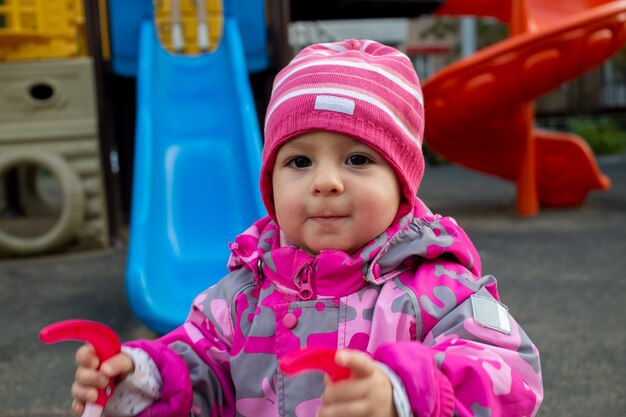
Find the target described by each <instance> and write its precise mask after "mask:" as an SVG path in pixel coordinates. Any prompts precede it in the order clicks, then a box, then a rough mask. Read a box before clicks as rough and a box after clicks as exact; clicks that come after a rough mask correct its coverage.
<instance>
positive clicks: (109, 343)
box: [39, 320, 121, 415]
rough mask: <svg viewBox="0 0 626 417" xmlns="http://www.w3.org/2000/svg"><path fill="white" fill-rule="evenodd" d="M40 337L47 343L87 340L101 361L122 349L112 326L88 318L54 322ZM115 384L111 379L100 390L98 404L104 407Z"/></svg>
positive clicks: (45, 328)
mask: <svg viewBox="0 0 626 417" xmlns="http://www.w3.org/2000/svg"><path fill="white" fill-rule="evenodd" d="M39 339H40V340H41V341H42V342H44V343H47V344H50V343H56V342H62V341H66V340H78V341H82V342H87V343H89V344H91V345H92V346H93V347H94V349H95V351H96V355H97V356H98V359H100V363H102V362H104V361H106V360H107V359H109V358H111V357H112V356H115V355H116V354H118V353H119V352H120V350H121V344H120V339H119V338H118V337H117V335H116V334H115V332H114V331H113V330H112V329H111V328H110V327H107V326H105V325H104V324H101V323H97V322H95V321H88V320H64V321H59V322H56V323H52V324H50V325H48V326H46V327H44V328H43V329H41V331H40V332H39ZM113 385H114V382H113V380H111V381H110V382H109V385H107V386H106V388H101V389H99V390H98V399H97V400H96V404H97V405H99V406H100V407H104V405H105V404H106V402H107V401H108V399H109V398H110V397H111V394H113ZM83 415H84V414H83Z"/></svg>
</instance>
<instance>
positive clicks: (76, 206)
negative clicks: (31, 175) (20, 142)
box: [0, 151, 85, 255]
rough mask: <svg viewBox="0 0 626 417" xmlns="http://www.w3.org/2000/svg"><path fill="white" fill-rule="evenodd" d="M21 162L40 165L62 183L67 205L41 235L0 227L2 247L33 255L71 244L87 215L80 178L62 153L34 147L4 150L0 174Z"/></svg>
mask: <svg viewBox="0 0 626 417" xmlns="http://www.w3.org/2000/svg"><path fill="white" fill-rule="evenodd" d="M20 165H36V166H40V167H43V168H45V169H47V170H48V171H49V172H50V173H51V174H52V175H53V176H54V177H55V178H56V180H57V181H58V182H59V184H60V186H61V192H62V195H63V207H62V209H61V213H60V215H59V219H58V220H57V222H56V223H55V224H54V226H53V227H52V228H50V229H49V230H48V231H47V232H45V233H43V234H41V235H39V236H34V237H20V236H15V235H12V234H9V233H7V232H5V231H3V230H1V229H0V251H2V252H8V253H10V254H15V255H32V254H40V253H45V252H49V251H52V250H55V249H59V248H61V247H63V246H65V245H67V244H68V243H69V242H70V241H71V240H72V239H73V238H74V237H76V235H77V233H78V231H79V230H80V228H81V227H82V225H83V222H84V217H85V194H84V191H83V186H82V183H81V181H80V179H79V178H78V176H77V175H76V174H75V173H74V172H73V171H72V169H71V168H70V166H69V165H68V164H67V162H66V161H64V160H63V159H62V158H61V157H59V156H58V155H54V154H46V153H43V152H32V151H31V152H27V151H23V152H11V153H9V152H7V153H3V155H2V156H0V177H2V176H3V175H4V173H5V172H7V171H8V170H10V169H12V168H15V167H18V166H20Z"/></svg>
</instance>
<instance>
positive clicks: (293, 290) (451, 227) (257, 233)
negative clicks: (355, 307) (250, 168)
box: [228, 199, 480, 299]
mask: <svg viewBox="0 0 626 417" xmlns="http://www.w3.org/2000/svg"><path fill="white" fill-rule="evenodd" d="M230 249H231V252H232V254H231V257H230V260H229V263H228V267H229V269H230V270H231V271H232V270H235V269H239V268H246V269H248V270H250V271H251V272H252V273H253V274H254V276H255V277H256V279H257V280H258V281H259V282H260V283H261V282H262V281H263V280H264V279H269V280H270V281H271V282H272V283H273V284H274V285H275V286H276V287H277V288H278V289H279V290H281V291H282V292H283V293H286V294H293V295H298V296H299V297H300V299H307V294H306V291H308V290H312V291H313V294H314V295H315V296H316V297H318V298H324V297H340V296H344V295H348V294H352V293H354V292H356V291H358V290H359V289H361V288H362V287H364V286H365V285H367V284H368V283H371V284H376V285H382V284H384V283H385V282H387V281H389V280H390V279H393V278H394V277H396V276H397V275H399V274H400V273H402V272H403V271H404V270H406V269H408V268H411V267H414V266H415V264H416V263H417V262H419V258H428V259H433V258H435V257H437V256H439V255H441V254H442V253H444V252H446V253H447V254H452V255H454V256H455V257H456V258H457V259H458V260H459V261H460V263H463V264H464V265H465V266H466V267H468V268H473V267H476V268H478V269H479V268H480V263H479V261H478V256H477V254H476V253H475V249H474V247H473V245H472V244H471V242H469V239H467V237H466V235H465V233H464V232H463V231H462V229H460V228H459V227H458V225H457V224H456V222H455V221H454V220H453V219H451V218H444V217H441V216H439V215H433V214H432V213H431V212H430V210H428V208H427V207H426V206H425V205H424V204H423V203H422V202H421V200H419V199H416V203H415V209H414V211H413V212H412V213H410V214H408V215H406V216H405V217H403V218H401V219H400V220H399V221H397V222H396V223H394V224H392V225H391V226H390V227H389V228H388V229H387V230H386V231H385V232H383V233H381V234H380V235H379V236H377V237H376V238H375V239H373V240H372V241H371V242H370V243H368V244H367V245H365V246H364V247H363V248H362V249H360V250H359V251H358V252H356V253H354V254H352V255H350V254H347V253H345V252H342V251H339V250H323V251H321V252H320V253H319V254H318V255H311V254H309V253H308V252H306V251H303V250H301V249H299V248H297V247H295V246H289V245H285V243H284V239H281V231H280V228H279V227H278V225H277V224H276V223H275V222H274V221H273V220H272V219H271V218H269V217H263V218H261V219H260V220H258V221H256V222H255V223H254V224H253V225H252V226H251V227H250V228H248V230H246V231H245V232H244V233H242V234H241V235H239V236H237V238H236V239H235V242H233V243H231V244H230Z"/></svg>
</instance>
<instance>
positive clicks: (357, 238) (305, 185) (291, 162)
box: [272, 131, 402, 254]
mask: <svg viewBox="0 0 626 417" xmlns="http://www.w3.org/2000/svg"><path fill="white" fill-rule="evenodd" d="M272 184H273V191H274V206H275V208H276V218H277V220H278V224H279V225H280V228H281V229H282V230H283V232H284V233H285V235H286V236H287V238H288V239H289V241H290V242H291V243H293V244H295V245H297V246H298V247H300V248H301V249H304V250H306V251H308V252H310V253H312V254H318V253H319V252H320V251H321V250H322V249H338V250H342V251H344V252H347V253H354V252H356V251H357V250H358V249H360V248H361V247H362V246H363V245H365V244H366V243H368V242H369V241H370V240H372V239H373V238H375V237H376V236H378V235H379V234H381V233H382V232H383V231H384V230H385V229H387V228H388V227H389V225H390V224H391V222H392V221H393V220H394V218H395V216H396V213H397V211H398V207H399V205H400V199H401V195H402V193H401V191H400V185H399V184H398V180H397V178H396V175H395V172H394V170H393V168H391V166H390V165H389V164H387V162H386V161H385V160H384V159H383V157H382V156H381V155H380V154H379V153H378V152H376V151H375V150H374V149H372V148H370V147H369V146H367V145H365V144H363V143H361V142H358V141H356V140H354V139H352V138H350V137H348V136H344V135H341V134H337V133H331V132H323V131H317V132H309V133H306V134H303V135H300V136H298V137H296V138H294V139H291V140H290V141H288V142H287V143H286V144H284V145H283V146H282V147H281V148H280V149H279V150H278V154H277V157H276V163H275V165H274V171H273V177H272Z"/></svg>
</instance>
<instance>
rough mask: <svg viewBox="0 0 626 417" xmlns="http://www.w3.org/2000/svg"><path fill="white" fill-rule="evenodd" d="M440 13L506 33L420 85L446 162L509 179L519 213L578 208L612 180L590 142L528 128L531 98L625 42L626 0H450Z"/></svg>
mask: <svg viewBox="0 0 626 417" xmlns="http://www.w3.org/2000/svg"><path fill="white" fill-rule="evenodd" d="M438 13H439V14H448V15H468V14H469V15H478V16H493V17H496V18H498V19H500V20H502V21H504V22H506V23H508V25H509V31H510V34H509V38H508V39H507V40H505V41H503V42H500V43H498V44H495V45H492V46H491V47H488V48H485V49H483V50H481V51H478V52H477V53H476V54H474V55H472V56H470V57H467V58H465V59H462V60H460V61H458V62H456V63H454V64H453V65H451V66H449V67H447V68H445V69H444V70H442V71H441V72H439V73H438V74H436V75H435V76H434V77H432V78H431V79H429V80H428V82H427V83H426V84H425V85H424V97H425V107H426V114H427V115H428V119H427V123H426V133H425V138H426V141H427V143H428V145H429V147H430V148H431V149H432V150H434V151H435V152H437V153H439V154H441V155H443V156H444V157H446V158H447V159H448V160H450V161H452V162H455V163H458V164H461V165H464V166H466V167H469V168H472V169H475V170H478V171H480V172H485V173H488V174H493V175H496V176H499V177H501V178H504V179H507V180H511V181H514V182H515V183H516V184H517V212H518V214H520V215H522V216H530V215H535V214H536V213H537V212H538V210H539V206H540V204H544V205H549V206H576V205H579V204H581V203H582V202H583V201H584V199H585V197H586V195H587V193H588V192H589V191H591V190H593V189H600V190H603V189H607V188H608V187H609V186H610V180H609V179H608V177H606V176H604V175H603V174H602V173H601V172H600V171H599V169H598V167H597V164H596V162H595V158H594V156H593V153H592V152H591V150H590V149H589V146H588V145H587V143H586V142H585V141H584V140H583V139H582V138H580V137H577V136H575V135H572V134H567V133H559V132H549V131H545V130H539V129H535V128H534V114H533V106H532V102H533V100H535V99H536V98H538V97H540V96H541V95H543V94H545V93H547V92H549V91H551V90H553V89H555V88H557V87H558V86H559V85H561V84H562V83H564V82H566V81H569V80H571V79H573V78H576V77H578V76H580V75H581V74H583V73H584V72H586V71H588V70H590V69H591V68H593V67H595V66H598V65H599V64H601V63H602V62H603V61H605V60H606V59H608V58H609V57H610V56H611V55H612V54H613V53H615V52H617V51H618V50H619V49H620V48H621V47H622V46H623V45H624V42H625V41H626V1H610V0H568V1H553V2H545V1H541V0H511V1H506V2H503V1H498V0H482V1H475V2H467V1H462V0H448V1H447V3H446V4H445V5H444V6H443V7H442V8H441V9H439V10H438Z"/></svg>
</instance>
